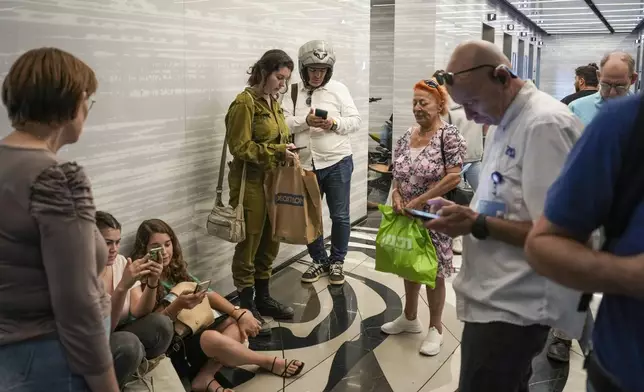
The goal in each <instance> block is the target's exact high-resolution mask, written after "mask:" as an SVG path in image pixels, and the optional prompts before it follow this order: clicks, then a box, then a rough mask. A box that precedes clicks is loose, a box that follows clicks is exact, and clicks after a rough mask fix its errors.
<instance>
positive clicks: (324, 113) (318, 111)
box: [315, 109, 329, 120]
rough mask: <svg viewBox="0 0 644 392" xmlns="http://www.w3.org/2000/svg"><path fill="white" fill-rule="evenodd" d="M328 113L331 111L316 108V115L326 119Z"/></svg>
mask: <svg viewBox="0 0 644 392" xmlns="http://www.w3.org/2000/svg"><path fill="white" fill-rule="evenodd" d="M328 115H329V112H327V111H326V110H322V109H315V117H320V118H323V119H325V120H326V118H327V116H328Z"/></svg>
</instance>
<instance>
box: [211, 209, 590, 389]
mask: <svg viewBox="0 0 644 392" xmlns="http://www.w3.org/2000/svg"><path fill="white" fill-rule="evenodd" d="M377 227H378V217H377V215H373V216H370V217H369V218H368V219H367V221H365V222H364V223H363V224H362V225H359V226H357V227H355V228H354V229H353V231H352V235H351V243H350V245H351V247H350V252H349V255H348V257H347V260H346V262H345V274H346V282H345V284H344V285H343V286H340V287H336V286H330V285H329V284H328V280H327V279H326V278H322V279H320V280H319V281H318V282H317V283H314V284H303V283H300V275H301V273H302V272H303V271H305V270H306V268H307V266H308V263H309V262H310V259H309V258H308V257H306V258H303V259H302V260H299V261H297V262H295V263H293V264H292V265H290V266H289V267H287V268H285V269H284V270H282V271H280V272H279V273H277V274H276V275H275V276H274V279H273V282H272V293H273V296H274V297H275V298H277V299H278V300H279V301H282V302H284V303H288V304H291V305H292V306H293V308H294V309H295V314H296V315H295V318H294V320H293V321H292V322H279V323H277V322H273V323H272V325H273V330H272V336H271V338H270V339H269V338H265V339H253V340H252V341H251V348H253V349H255V350H259V351H264V352H267V353H269V354H270V355H276V356H281V357H285V358H287V359H289V360H290V359H299V360H301V361H303V362H305V363H306V368H305V369H304V371H303V373H302V374H301V375H300V376H299V377H297V378H295V379H286V380H283V379H281V378H278V377H275V376H272V375H270V374H265V373H262V372H258V373H256V371H257V369H254V368H243V369H242V368H238V369H225V370H224V371H223V372H222V374H220V377H219V378H221V381H222V384H227V386H228V387H229V388H234V390H235V391H236V392H273V391H284V392H323V391H324V392H353V391H356V392H357V391H370V392H412V391H422V392H428V391H436V392H454V391H456V389H457V387H458V382H457V380H458V371H459V364H460V349H459V345H460V343H459V341H460V337H461V333H462V328H463V327H462V324H461V322H459V321H458V320H457V318H456V310H455V307H454V306H455V296H454V291H453V289H452V286H451V283H448V289H447V290H448V293H447V301H446V305H445V311H444V316H443V324H444V327H445V328H444V344H443V347H442V350H441V352H440V354H439V355H437V356H435V357H424V356H421V355H420V354H419V353H418V349H419V347H420V344H421V342H422V340H423V338H424V336H425V333H426V330H425V331H424V332H423V333H421V334H417V335H398V336H387V335H384V334H383V333H381V332H380V326H381V325H382V324H383V323H386V322H389V321H392V320H394V319H395V318H396V317H398V315H399V314H400V313H401V311H402V307H403V304H404V288H403V282H402V280H401V279H400V278H398V277H396V276H394V275H389V274H384V273H380V272H376V271H375V270H374V257H375V236H376V232H377ZM454 261H455V263H454V264H455V266H457V267H458V266H459V265H460V258H459V257H458V256H457V257H456V258H455V260H454ZM422 292H423V290H421V293H422ZM421 297H423V301H424V302H421V306H420V308H419V310H418V311H419V317H420V320H421V321H422V322H423V325H425V326H427V325H428V324H429V309H428V307H427V300H426V298H425V294H424V293H423V294H421ZM423 305H424V306H423ZM582 362H583V356H582V351H581V348H580V347H579V345H578V344H577V343H576V342H575V343H574V345H573V351H572V353H571V362H570V364H558V363H555V362H552V361H550V360H548V359H547V358H546V356H545V354H543V353H542V355H540V356H539V357H537V358H536V359H535V361H534V375H533V377H532V381H531V391H535V392H550V391H552V392H555V391H556V392H559V391H566V392H573V391H575V392H576V391H584V390H585V388H584V386H585V374H584V371H583V369H582Z"/></svg>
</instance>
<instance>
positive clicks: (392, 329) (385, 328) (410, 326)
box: [380, 313, 423, 335]
mask: <svg viewBox="0 0 644 392" xmlns="http://www.w3.org/2000/svg"><path fill="white" fill-rule="evenodd" d="M380 330H381V331H382V332H384V333H386V334H387V335H398V334H400V333H403V332H408V333H421V332H422V331H423V326H422V325H421V324H420V321H419V320H418V317H416V319H414V320H407V317H405V314H404V313H403V314H401V315H400V316H398V318H397V319H395V320H394V321H392V322H390V323H386V324H383V325H382V327H380Z"/></svg>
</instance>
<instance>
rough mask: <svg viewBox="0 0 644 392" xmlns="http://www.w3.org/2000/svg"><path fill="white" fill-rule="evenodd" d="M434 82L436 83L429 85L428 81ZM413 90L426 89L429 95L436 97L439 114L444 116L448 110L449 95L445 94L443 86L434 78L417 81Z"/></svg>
mask: <svg viewBox="0 0 644 392" xmlns="http://www.w3.org/2000/svg"><path fill="white" fill-rule="evenodd" d="M429 81H431V82H434V83H433V84H435V85H436V87H434V86H430V85H429V84H428V82H429ZM414 90H421V91H426V92H428V93H430V94H431V95H433V96H434V98H436V101H437V102H438V105H439V106H440V111H439V114H440V115H441V116H446V115H447V112H448V107H447V106H448V104H449V95H448V94H447V90H445V87H443V86H441V85H439V84H438V82H437V81H436V79H434V78H432V79H428V80H427V81H425V80H421V81H419V82H418V83H416V84H415V85H414Z"/></svg>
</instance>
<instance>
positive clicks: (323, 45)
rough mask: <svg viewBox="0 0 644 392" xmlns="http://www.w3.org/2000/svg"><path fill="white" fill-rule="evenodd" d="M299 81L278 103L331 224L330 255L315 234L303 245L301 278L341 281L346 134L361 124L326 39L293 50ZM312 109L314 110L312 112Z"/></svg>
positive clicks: (349, 170) (348, 168)
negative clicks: (305, 265) (307, 260)
mask: <svg viewBox="0 0 644 392" xmlns="http://www.w3.org/2000/svg"><path fill="white" fill-rule="evenodd" d="M298 60H299V69H300V76H301V78H302V81H301V82H299V83H296V84H293V85H292V86H291V91H290V92H289V93H288V94H286V95H284V97H283V101H282V108H283V109H284V116H285V117H286V122H287V124H288V126H289V128H290V129H291V132H292V133H293V135H294V144H295V145H296V146H297V147H298V148H302V147H306V148H303V149H301V150H299V151H298V152H299V155H300V162H301V163H302V167H303V168H304V169H306V170H313V171H314V172H315V174H316V175H317V179H318V184H319V185H320V192H321V193H322V196H323V197H324V196H326V199H327V205H328V207H329V212H330V215H331V221H332V222H333V226H332V229H331V254H330V255H328V254H327V252H326V250H325V248H324V238H323V236H320V238H318V239H317V240H315V241H314V242H313V243H311V244H309V245H308V249H309V255H310V256H311V259H313V264H312V265H311V267H309V269H308V270H307V271H306V272H305V273H304V274H303V275H302V281H303V282H305V283H313V282H316V281H317V280H319V279H320V277H322V276H327V275H328V276H329V283H331V284H332V285H341V284H343V283H344V273H343V270H342V266H343V263H344V258H345V257H346V255H347V251H348V248H349V236H350V234H351V218H350V215H349V212H350V209H349V203H350V194H351V175H352V174H353V158H352V155H353V152H352V149H351V138H350V134H351V133H353V132H356V131H358V130H359V129H360V126H361V124H362V120H361V118H360V114H359V113H358V109H357V108H356V105H355V104H354V102H353V98H351V93H350V92H349V89H348V88H347V87H346V86H345V85H344V84H342V83H340V82H338V81H335V80H331V77H332V75H333V67H334V65H335V60H336V59H335V53H334V51H333V48H332V47H331V45H329V44H328V43H327V42H325V41H320V40H315V41H310V42H307V43H306V44H304V45H303V46H302V47H301V48H300V50H299V54H298ZM316 112H317V113H316Z"/></svg>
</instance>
